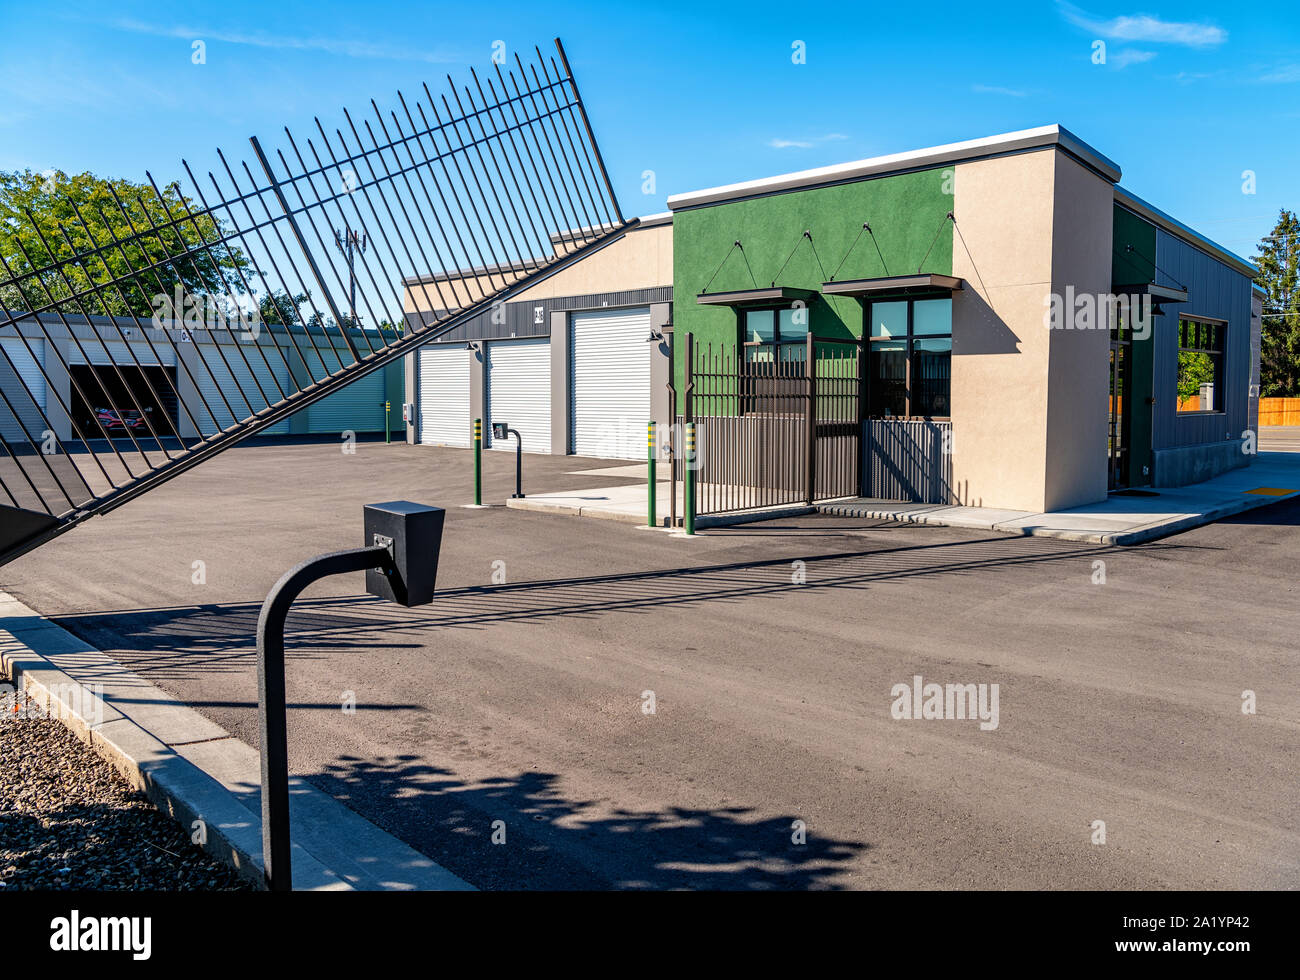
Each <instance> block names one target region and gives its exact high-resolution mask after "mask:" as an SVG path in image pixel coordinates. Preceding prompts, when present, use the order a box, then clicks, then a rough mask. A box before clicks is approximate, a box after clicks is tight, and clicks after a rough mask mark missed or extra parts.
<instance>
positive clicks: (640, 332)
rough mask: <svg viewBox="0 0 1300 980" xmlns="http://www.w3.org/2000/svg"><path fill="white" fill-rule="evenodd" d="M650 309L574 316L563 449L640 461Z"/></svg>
mask: <svg viewBox="0 0 1300 980" xmlns="http://www.w3.org/2000/svg"><path fill="white" fill-rule="evenodd" d="M649 337H650V308H649V307H642V308H640V309H635V310H599V311H592V312H587V313H574V314H573V315H572V320H571V322H570V327H569V450H570V452H574V453H577V454H578V455H579V456H596V457H599V458H602V459H644V458H645V454H646V422H647V421H648V420H649V418H650V353H651V350H650V349H651V346H652V345H651V344H650V343H649V342H648V341H649Z"/></svg>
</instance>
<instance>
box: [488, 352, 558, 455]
mask: <svg viewBox="0 0 1300 980" xmlns="http://www.w3.org/2000/svg"><path fill="white" fill-rule="evenodd" d="M486 400H487V416H488V417H487V419H485V420H484V429H485V431H484V433H483V436H484V440H485V441H486V442H487V443H488V445H489V447H490V448H492V449H509V450H511V451H513V450H514V448H515V440H514V437H513V436H511V437H510V438H509V439H505V440H502V441H501V442H500V443H499V444H494V443H493V442H492V439H491V432H492V423H493V422H508V423H509V424H510V428H512V429H516V430H518V432H519V435H520V436H521V437H522V438H523V444H524V452H526V453H549V452H550V451H551V341H550V339H549V338H546V337H539V338H536V339H530V340H501V341H493V342H491V343H489V344H488V345H487V399H486Z"/></svg>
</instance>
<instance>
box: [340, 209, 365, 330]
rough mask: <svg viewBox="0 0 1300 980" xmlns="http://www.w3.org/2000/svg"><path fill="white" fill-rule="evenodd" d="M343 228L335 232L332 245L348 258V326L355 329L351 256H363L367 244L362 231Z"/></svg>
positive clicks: (355, 314) (354, 291) (354, 296)
mask: <svg viewBox="0 0 1300 980" xmlns="http://www.w3.org/2000/svg"><path fill="white" fill-rule="evenodd" d="M343 228H344V230H343V231H341V232H340V231H338V230H335V232H334V244H335V245H337V246H338V247H339V251H340V252H342V253H343V254H344V255H346V256H347V258H348V310H349V311H350V313H351V315H352V322H351V323H350V324H348V326H350V327H355V326H357V276H356V273H355V272H354V271H353V268H352V263H353V255H354V253H356V252H360V253H361V254H362V255H364V254H365V252H366V245H367V244H368V242H367V240H366V233H365V232H364V231H353V230H352V229H351V228H349V227H348V226H347V225H344V226H343Z"/></svg>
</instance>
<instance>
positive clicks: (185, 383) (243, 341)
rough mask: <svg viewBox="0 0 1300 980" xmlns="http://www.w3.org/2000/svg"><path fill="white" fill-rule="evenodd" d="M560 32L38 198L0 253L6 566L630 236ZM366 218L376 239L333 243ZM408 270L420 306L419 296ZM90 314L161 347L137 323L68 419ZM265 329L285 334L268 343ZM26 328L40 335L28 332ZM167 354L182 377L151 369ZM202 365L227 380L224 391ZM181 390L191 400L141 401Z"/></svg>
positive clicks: (0, 483)
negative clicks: (209, 166) (111, 182)
mask: <svg viewBox="0 0 1300 980" xmlns="http://www.w3.org/2000/svg"><path fill="white" fill-rule="evenodd" d="M555 46H556V52H555V55H552V56H545V55H543V54H542V52H541V51H540V49H536V48H535V49H534V50H533V54H535V56H536V57H535V58H533V57H532V55H531V54H530V56H529V57H530V63H529V64H525V62H524V61H523V59H522V58H521V57H520V56H519V55H518V54H516V55H515V56H514V64H513V65H509V66H506V65H501V64H494V66H493V74H492V75H485V76H484V77H482V78H480V77H479V75H478V74H477V72H474V71H471V72H470V78H469V79H467V80H466V81H468V82H469V84H461V85H459V86H457V85H455V84H454V83H453V82H452V80H451V78H450V77H448V79H447V83H448V87H447V89H446V91H445V92H444V94H441V95H438V96H435V95H434V93H433V92H432V91H430V89H429V87H428V86H427V85H426V86H423V87H422V88H421V90H420V91H419V92H417V93H416V95H415V97H414V98H411V99H408V98H407V97H405V96H403V95H401V94H400V93H399V95H398V96H397V101H396V104H395V105H393V106H392V107H390V108H389V109H388V110H387V111H381V110H380V108H379V106H378V105H377V104H376V103H375V102H373V101H372V102H370V103H369V106H368V107H367V110H366V112H365V113H364V114H360V115H356V116H354V115H352V114H350V113H347V112H344V114H343V116H344V119H345V120H346V123H345V127H346V128H336V129H335V130H334V131H333V132H332V133H327V132H326V130H325V129H324V127H323V126H322V125H321V124H320V122H319V121H317V122H316V125H315V131H314V132H313V133H311V134H310V136H308V137H307V138H305V139H303V138H295V137H294V136H293V134H291V133H290V132H289V131H288V130H287V129H286V130H285V131H284V136H283V141H282V145H281V146H280V147H279V148H278V149H274V150H267V149H264V148H263V146H262V144H261V143H260V142H259V141H258V139H257V138H256V137H254V138H252V139H251V140H250V144H251V150H252V162H251V163H238V162H235V161H234V160H232V159H231V158H229V157H227V156H226V155H225V154H223V153H219V154H218V159H219V160H220V166H219V167H218V168H217V172H216V173H212V172H209V173H207V174H195V173H194V172H193V171H192V170H191V168H190V167H189V165H188V164H186V163H184V162H183V161H182V168H183V171H184V175H185V179H184V181H173V182H171V183H167V184H162V183H159V182H158V181H156V180H155V179H154V177H153V176H152V175H147V182H146V184H144V185H142V186H143V187H145V188H147V192H146V193H143V194H135V195H125V194H121V195H119V194H118V193H117V192H116V191H114V192H113V193H112V195H111V199H110V198H108V197H106V198H104V199H103V200H102V201H101V200H89V199H88V200H87V201H85V202H81V203H78V202H76V201H75V200H73V201H71V204H70V206H69V208H68V213H69V217H68V219H67V220H66V221H65V223H64V225H62V226H60V227H59V228H58V229H57V232H53V231H50V230H48V229H46V228H44V227H42V225H41V224H40V223H39V222H38V221H37V219H36V217H35V216H34V215H32V214H31V213H30V212H29V213H27V215H26V218H27V219H28V221H29V222H30V225H31V231H32V232H34V237H32V238H30V239H29V240H27V241H24V239H21V238H18V237H14V239H13V248H12V249H11V250H10V255H11V256H17V258H16V259H15V258H10V259H8V260H5V258H4V253H0V336H3V337H5V338H6V343H5V344H4V345H0V377H5V378H8V377H14V378H17V379H19V380H18V382H17V383H15V384H12V385H8V384H7V385H6V386H5V387H4V388H0V432H3V433H4V434H3V435H0V564H3V563H4V562H7V561H9V560H11V559H13V558H15V557H17V556H18V555H21V554H23V553H24V552H25V551H28V550H30V549H31V548H34V547H36V546H38V545H39V544H41V543H42V542H44V541H47V540H49V539H50V538H52V537H54V536H55V535H57V534H60V533H62V532H63V531H66V530H68V529H69V528H71V527H74V526H75V525H77V524H78V523H80V522H81V521H84V520H86V519H88V518H89V517H92V516H94V515H96V514H101V513H105V512H107V511H109V510H111V509H113V508H115V507H119V506H121V505H122V504H124V503H126V502H127V501H128V500H131V499H133V498H135V497H137V496H139V495H140V494H142V493H145V492H146V491H148V490H149V489H151V488H152V487H154V486H157V485H158V484H160V483H162V482H163V481H165V480H168V479H171V478H172V477H174V476H176V475H178V474H180V473H183V472H184V471H185V470H187V469H188V468H190V467H192V466H195V465H197V464H198V463H200V462H202V461H203V460H205V459H207V458H209V457H210V456H213V455H215V454H217V453H219V452H222V451H223V450H225V449H228V448H229V447H230V446H232V445H234V444H235V443H237V442H239V441H240V440H241V439H244V438H246V437H248V436H250V435H253V434H255V433H258V432H263V431H265V430H267V429H268V428H270V427H271V426H274V425H277V424H279V423H280V422H282V421H283V420H285V419H287V418H288V417H289V416H290V415H292V414H293V413H295V412H298V411H301V410H302V409H303V408H305V407H307V406H309V405H312V404H314V403H316V402H319V401H321V400H322V399H324V398H326V397H328V396H330V395H332V394H334V393H335V392H338V391H340V390H341V389H343V388H344V387H345V386H347V385H349V384H351V383H353V382H355V381H356V380H357V379H358V378H361V377H363V376H365V375H367V374H369V373H371V372H372V371H377V370H379V369H380V368H382V367H383V366H384V365H385V364H389V363H391V362H393V361H396V360H398V359H399V358H401V357H403V356H404V355H405V354H408V353H410V352H412V351H413V350H415V349H416V348H418V347H420V346H421V345H423V344H426V343H428V342H430V341H433V340H435V339H437V338H438V337H439V336H441V335H443V334H445V333H447V332H448V331H450V330H453V329H455V328H456V327H457V326H459V325H460V324H462V323H463V322H465V321H468V320H470V319H473V318H474V317H476V316H479V315H481V314H483V313H486V312H487V311H488V310H489V309H491V308H492V306H493V305H494V304H495V303H498V302H505V301H507V300H509V299H511V298H512V297H514V296H515V295H517V294H518V293H519V292H521V291H522V290H524V289H526V288H529V287H530V286H532V285H534V284H535V283H536V282H538V281H539V280H541V279H544V278H547V277H548V276H551V275H553V274H555V273H556V272H558V271H560V270H561V269H564V268H566V267H568V266H569V265H572V264H573V263H575V262H577V261H579V260H581V259H582V258H583V257H585V256H586V255H587V254H589V253H591V252H593V251H595V250H598V249H601V248H603V247H605V246H606V245H608V244H609V243H610V242H612V241H615V240H617V239H618V238H620V237H621V236H622V235H623V234H625V233H626V232H627V230H628V229H629V228H630V227H632V226H633V225H634V224H635V219H633V220H632V221H625V220H624V218H623V216H622V213H621V211H620V210H619V206H618V201H617V199H616V197H615V195H614V191H613V188H612V186H611V184H610V181H609V176H608V174H607V173H606V171H605V166H604V163H603V161H602V159H601V156H600V151H599V148H598V147H597V145H596V142H595V138H594V136H593V134H592V131H591V126H590V123H589V121H588V118H587V113H586V110H585V109H584V108H583V103H582V99H581V97H580V96H579V93H578V87H577V84H576V83H575V81H574V79H573V76H572V72H571V71H570V68H569V63H568V59H567V58H566V57H565V53H564V49H563V47H562V46H561V45H560V42H559V40H558V39H557V40H556V42H555ZM107 212H111V213H112V214H113V217H114V219H115V221H116V223H117V224H116V225H114V223H113V222H111V221H110V220H109V219H108V217H107V214H106V213H107ZM92 218H95V219H98V220H94V221H92V220H90V219H92ZM119 226H120V227H126V228H128V229H129V234H124V233H120V232H115V231H113V230H112V229H113V228H114V227H119ZM0 234H12V232H11V231H10V230H9V229H0ZM354 235H356V236H360V237H359V238H357V239H356V240H357V241H360V240H362V239H364V241H365V242H366V243H367V244H368V247H358V248H347V249H344V248H342V247H341V246H340V245H339V244H338V243H341V242H343V241H345V240H348V241H352V240H354V239H353V237H352V236H354ZM32 241H34V242H38V243H39V247H37V246H34V245H32V244H30V242H32ZM406 290H410V291H411V295H412V296H413V297H414V298H415V299H416V300H417V301H418V302H417V306H418V307H419V309H420V310H422V311H423V312H418V313H414V314H411V315H409V316H408V315H407V313H406V310H407V307H406V304H405V302H404V300H405V299H406V295H405V292H406ZM160 304H161V305H160ZM160 310H161V311H162V312H160ZM92 318H94V319H93V321H92ZM91 326H93V327H94V329H96V330H101V331H103V333H104V336H107V337H109V338H110V339H111V340H113V341H122V342H124V343H125V342H126V341H127V340H128V334H129V336H130V337H131V338H139V339H140V340H143V342H144V345H145V347H144V348H142V349H141V350H140V351H139V352H137V350H136V348H137V347H138V346H139V345H138V344H137V343H127V344H126V346H125V348H124V349H123V351H124V356H125V357H129V358H130V360H129V361H127V362H126V363H125V364H122V365H117V364H113V365H109V366H108V367H107V368H106V371H107V373H108V374H110V375H115V378H110V379H109V380H111V381H112V382H113V385H114V386H115V388H116V390H119V391H122V392H125V394H124V395H121V396H119V397H114V398H111V399H109V402H110V403H109V404H107V405H105V406H104V408H105V411H104V412H102V413H101V412H96V413H94V417H93V418H91V419H89V420H81V419H76V418H73V421H72V425H71V428H70V436H68V437H64V436H60V435H58V433H59V432H61V431H69V430H68V429H67V428H66V425H67V423H66V422H64V421H62V420H63V419H66V418H68V417H71V416H72V414H73V413H71V411H70V407H69V404H68V401H69V400H70V399H71V398H72V397H74V396H75V397H77V398H81V399H83V400H86V401H87V403H93V400H91V399H86V395H85V393H84V392H82V391H81V390H80V388H79V383H78V381H77V378H76V376H75V375H71V376H70V375H69V372H68V360H70V359H72V358H79V359H81V360H82V361H83V362H87V363H88V362H90V361H91V358H90V357H89V356H88V355H87V350H86V345H85V344H84V343H83V341H82V340H80V339H79V337H78V335H79V334H83V335H84V334H85V333H86V330H87V328H88V327H91ZM149 326H152V327H154V328H156V329H148V328H149ZM263 329H266V330H269V331H271V332H272V333H274V334H275V342H272V343H266V342H259V335H261V333H262V330H263ZM52 330H57V331H58V332H59V334H60V338H61V343H60V344H54V343H50V342H49V341H50V340H51V331H52ZM15 337H16V339H17V340H18V341H19V344H20V345H21V347H22V350H18V349H17V348H15V350H13V351H11V350H10V347H11V346H12V345H11V344H10V343H9V342H8V340H9V339H12V338H15ZM196 338H202V342H200V343H194V342H193V341H194V340H195V339H196ZM65 340H67V341H70V345H71V349H70V350H69V344H68V343H66V342H63V341H65ZM262 340H263V341H265V337H264V336H263V337H262ZM318 340H321V341H322V342H323V343H322V345H321V346H318V345H317V341H318ZM182 344H184V345H186V347H187V348H188V352H187V354H186V355H185V356H181V354H180V345H182ZM42 346H43V349H44V354H45V357H44V362H43V363H41V362H40V361H39V360H38V359H37V357H36V355H34V354H33V353H32V351H33V350H38V349H41V348H42ZM321 347H324V349H325V350H326V351H329V356H326V357H322V356H321V354H322V350H321ZM168 348H170V351H169V352H168V355H167V357H166V358H163V357H161V356H160V355H161V352H162V351H164V350H167V349H168ZM335 350H337V351H339V352H340V353H341V363H340V362H339V361H337V360H335V358H334V357H333V353H334V351H335ZM310 355H314V356H310ZM210 357H211V358H216V361H215V362H214V363H213V364H211V365H209V364H208V359H209V358H210ZM159 362H161V363H175V364H176V365H177V368H176V372H175V376H174V377H173V376H171V375H168V374H165V373H162V374H160V373H158V372H143V371H139V370H138V369H139V367H140V366H141V364H146V365H148V364H155V363H159ZM291 363H293V364H308V365H310V368H309V375H310V376H309V377H305V378H304V377H302V376H299V375H295V374H294V373H293V372H292V370H286V368H288V367H289V365H290V364H291ZM33 364H34V365H35V370H36V372H37V373H38V374H39V375H40V377H39V378H37V377H31V378H29V377H28V375H29V374H31V373H32V370H33ZM123 368H126V369H128V370H126V371H125V372H124V371H123V370H122V369H123ZM127 375H129V376H130V379H131V383H134V384H135V385H136V386H137V387H136V388H135V389H133V388H132V387H131V383H128V380H127V377H126V376H127ZM205 376H206V377H216V376H219V377H221V378H223V379H225V378H229V379H230V380H229V383H228V385H223V386H220V387H219V388H218V389H217V390H215V391H213V390H211V389H209V390H206V391H205V390H204V389H203V387H202V384H201V381H200V379H201V378H203V377H205ZM156 385H163V386H164V387H168V386H170V388H171V390H170V391H166V392H162V393H160V392H158V391H156V390H154V389H155V386H156ZM42 388H43V389H44V390H43V391H42V390H40V389H42ZM69 392H71V394H68V393H69ZM186 392H188V393H190V394H189V396H188V397H183V396H182V395H183V393H186ZM96 397H97V398H98V395H97V396H96ZM169 400H171V401H174V402H175V404H177V405H178V414H179V416H180V418H179V419H171V418H168V417H166V413H156V412H154V413H149V412H146V411H145V410H144V409H143V407H142V403H144V404H149V405H151V404H165V403H171V402H170V401H169ZM46 402H49V404H48V405H47V404H46ZM214 403H215V404H214ZM160 415H161V417H160ZM33 416H35V417H33ZM52 418H53V419H56V420H59V421H57V422H52V421H51V419H52ZM140 419H143V423H142V424H141V423H140V421H139V420H140ZM124 421H125V422H126V424H123V423H124ZM11 423H12V424H11ZM182 423H183V424H182ZM110 429H112V430H113V431H111V432H110V431H109V430H110ZM19 433H21V435H19ZM187 433H199V435H189V434H187Z"/></svg>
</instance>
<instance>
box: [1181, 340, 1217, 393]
mask: <svg viewBox="0 0 1300 980" xmlns="http://www.w3.org/2000/svg"><path fill="white" fill-rule="evenodd" d="M1213 381H1214V361H1213V360H1212V359H1211V358H1210V355H1209V354H1202V353H1199V352H1197V351H1187V350H1184V351H1179V352H1178V402H1179V404H1182V403H1183V402H1185V401H1187V399H1189V398H1195V397H1196V396H1198V395H1199V394H1200V393H1201V385H1207V384H1211V383H1213Z"/></svg>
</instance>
